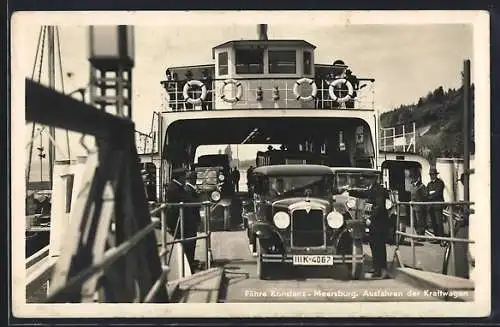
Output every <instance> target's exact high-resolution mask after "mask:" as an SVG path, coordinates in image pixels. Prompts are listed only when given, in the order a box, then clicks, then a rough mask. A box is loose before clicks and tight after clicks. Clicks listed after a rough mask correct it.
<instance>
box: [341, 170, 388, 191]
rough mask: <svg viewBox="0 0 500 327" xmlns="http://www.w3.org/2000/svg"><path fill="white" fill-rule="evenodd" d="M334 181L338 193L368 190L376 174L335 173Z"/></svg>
mask: <svg viewBox="0 0 500 327" xmlns="http://www.w3.org/2000/svg"><path fill="white" fill-rule="evenodd" d="M335 176H336V177H335V179H336V183H337V189H338V190H339V192H344V191H348V190H368V189H369V188H370V185H371V184H372V181H373V180H374V179H375V178H377V176H378V173H377V172H336V173H335Z"/></svg>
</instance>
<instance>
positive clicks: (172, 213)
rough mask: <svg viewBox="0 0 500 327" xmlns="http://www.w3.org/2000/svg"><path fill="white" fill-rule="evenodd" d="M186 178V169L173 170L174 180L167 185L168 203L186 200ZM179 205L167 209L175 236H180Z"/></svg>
mask: <svg viewBox="0 0 500 327" xmlns="http://www.w3.org/2000/svg"><path fill="white" fill-rule="evenodd" d="M185 180H186V169H184V168H178V169H174V170H173V171H172V180H171V181H170V183H169V184H168V186H167V189H166V197H167V202H168V203H180V202H185V201H186V191H185V190H184V183H185ZM179 212H180V210H179V207H177V206H171V207H168V209H167V228H168V229H169V230H170V231H171V233H172V234H174V237H175V238H180V222H179V221H178V220H179Z"/></svg>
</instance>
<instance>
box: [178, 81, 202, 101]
mask: <svg viewBox="0 0 500 327" xmlns="http://www.w3.org/2000/svg"><path fill="white" fill-rule="evenodd" d="M193 85H194V86H198V87H200V88H201V95H200V97H199V98H197V99H192V98H191V97H190V96H189V94H188V91H189V89H190V88H191V87H192V86H193ZM182 96H183V97H184V100H186V102H188V103H191V104H193V105H200V104H201V102H202V101H203V100H205V98H206V97H207V87H206V86H205V84H203V82H201V81H198V80H195V79H194V80H190V81H188V82H187V83H186V84H184V88H183V89H182Z"/></svg>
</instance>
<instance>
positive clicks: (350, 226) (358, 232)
mask: <svg viewBox="0 0 500 327" xmlns="http://www.w3.org/2000/svg"><path fill="white" fill-rule="evenodd" d="M345 225H346V229H347V230H348V231H349V233H350V234H351V237H352V238H353V239H356V240H359V239H363V237H364V235H365V227H366V224H365V222H364V221H362V220H358V219H355V220H347V221H346V222H345Z"/></svg>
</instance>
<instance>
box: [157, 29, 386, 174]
mask: <svg viewBox="0 0 500 327" xmlns="http://www.w3.org/2000/svg"><path fill="white" fill-rule="evenodd" d="M315 49H316V47H315V46H314V45H312V44H310V43H309V42H306V41H304V40H268V39H267V38H261V39H259V40H235V41H229V42H225V43H222V44H220V45H217V46H215V47H214V48H213V49H212V58H213V60H214V62H213V64H209V65H201V66H184V67H170V68H169V69H168V70H167V72H166V77H167V78H166V80H164V81H162V85H163V90H164V92H165V93H164V94H163V99H164V100H165V101H164V104H163V110H162V112H161V113H160V116H161V117H160V118H161V119H160V120H161V121H160V123H159V125H160V128H159V130H160V132H159V133H160V134H161V135H160V137H159V138H160V142H161V144H163V151H162V154H161V156H162V160H163V165H162V166H163V168H162V173H161V175H162V180H163V183H165V181H167V180H168V179H169V176H170V172H171V170H172V169H173V168H177V167H180V166H182V167H194V164H193V163H194V159H195V153H196V149H197V148H198V147H199V146H203V145H220V144H265V145H275V144H279V145H280V146H279V147H278V148H273V149H272V150H268V151H260V152H259V153H256V155H255V158H256V166H258V167H259V166H264V165H270V164H273V165H276V164H287V165H288V164H318V165H326V166H330V167H359V168H375V167H377V162H376V161H377V156H376V153H377V151H378V144H377V143H378V142H376V141H375V140H376V129H377V117H376V113H375V110H374V106H373V82H374V79H371V78H358V77H357V76H356V75H354V74H353V73H352V72H351V71H350V69H349V66H348V65H347V64H345V63H344V62H343V61H342V60H336V61H335V62H334V63H333V65H321V64H315Z"/></svg>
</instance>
